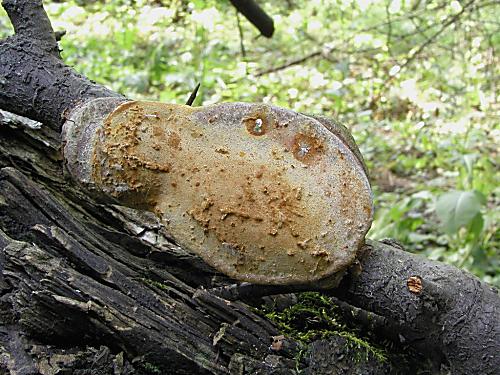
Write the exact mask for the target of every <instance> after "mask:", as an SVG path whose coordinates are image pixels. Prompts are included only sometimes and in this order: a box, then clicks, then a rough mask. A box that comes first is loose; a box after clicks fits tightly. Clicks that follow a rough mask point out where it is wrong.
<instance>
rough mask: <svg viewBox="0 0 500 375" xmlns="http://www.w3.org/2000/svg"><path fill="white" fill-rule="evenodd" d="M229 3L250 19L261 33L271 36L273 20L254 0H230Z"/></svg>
mask: <svg viewBox="0 0 500 375" xmlns="http://www.w3.org/2000/svg"><path fill="white" fill-rule="evenodd" d="M230 1H231V4H233V6H234V7H235V8H236V9H238V11H239V12H240V13H241V14H243V15H244V16H245V17H246V19H247V20H248V21H250V22H251V23H252V24H253V25H254V26H255V27H256V28H257V29H258V30H259V31H260V33H261V34H262V35H264V36H265V37H267V38H270V37H272V36H273V33H274V22H273V19H272V18H271V17H269V16H268V15H267V14H266V12H264V10H263V9H262V8H261V7H260V6H259V5H258V4H257V3H256V2H255V1H254V0H230Z"/></svg>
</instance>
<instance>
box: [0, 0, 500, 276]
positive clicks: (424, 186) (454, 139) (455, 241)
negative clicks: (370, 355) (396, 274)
mask: <svg viewBox="0 0 500 375" xmlns="http://www.w3.org/2000/svg"><path fill="white" fill-rule="evenodd" d="M44 3H45V5H46V8H47V10H48V12H49V15H50V17H51V20H52V22H53V25H54V28H55V29H56V30H65V31H66V32H67V34H66V35H65V36H64V37H63V39H62V42H61V45H62V48H63V57H64V59H65V61H66V62H67V63H68V64H69V65H72V66H74V67H75V69H76V70H78V71H79V72H81V73H83V74H85V75H87V76H88V77H89V78H91V79H93V80H95V81H97V82H99V83H102V84H104V85H107V86H109V87H111V88H112V89H114V90H116V91H119V92H122V93H124V94H126V95H127V96H130V97H133V98H145V99H152V100H160V101H164V102H175V103H184V102H186V100H187V98H188V96H189V94H190V92H191V90H192V89H193V88H194V87H195V85H196V84H197V83H198V82H199V83H201V89H200V92H199V95H198V97H197V99H196V101H195V103H194V105H206V104H210V103H215V102H221V101H252V102H265V103H269V104H272V105H277V106H283V107H288V108H291V109H294V110H296V111H302V112H307V113H318V114H322V115H327V116H332V117H336V118H338V119H339V120H340V121H342V122H343V123H344V124H346V125H347V126H348V127H349V128H350V129H351V131H352V132H353V135H354V137H355V139H356V141H357V143H358V144H359V146H360V148H361V151H362V153H363V155H364V157H365V159H366V161H367V164H368V167H369V170H370V173H371V179H372V184H373V188H374V196H375V205H376V217H375V221H374V223H373V226H372V229H371V231H370V233H369V237H371V238H373V239H380V238H384V237H392V238H395V239H397V240H398V241H400V242H401V243H403V244H404V245H405V247H406V248H407V249H408V250H409V251H412V252H416V253H422V254H424V255H426V256H428V257H430V258H432V259H438V260H442V261H445V262H448V263H451V264H454V265H456V266H459V267H462V268H465V269H467V270H469V271H471V272H473V273H475V274H476V275H478V276H479V277H480V278H482V279H483V280H485V281H487V282H490V283H492V284H496V285H500V276H499V269H500V258H499V255H498V249H499V245H500V235H499V230H498V228H499V226H498V222H499V216H500V213H499V212H500V211H499V210H498V206H499V192H500V189H499V173H498V163H499V158H498V145H499V143H500V142H499V141H500V124H499V122H500V103H499V99H500V93H499V92H498V78H499V76H500V74H499V73H500V72H499V67H500V61H499V59H498V55H497V51H498V49H499V48H500V32H499V27H500V23H499V21H498V20H499V19H500V6H499V4H498V2H495V1H489V0H469V1H467V0H463V1H457V0H453V1H443V0H409V1H402V0H337V1H326V0H325V1H322V0H310V1H303V0H300V1H279V2H271V1H268V2H263V1H262V2H260V3H261V4H262V5H263V7H264V8H265V10H266V12H267V13H268V14H269V15H271V16H272V17H273V19H274V22H275V26H276V30H275V34H274V36H273V37H272V38H271V39H266V38H263V37H259V36H258V32H257V31H256V30H255V29H254V28H253V27H252V26H251V25H250V24H249V23H248V22H247V21H246V20H245V19H244V18H242V17H237V16H236V12H235V10H234V8H233V7H232V6H231V4H230V3H229V2H228V1H227V2H226V1H216V0H211V1H201V0H191V1H187V0H157V1H144V0H136V1H132V0H129V1H126V0H119V1H90V0H88V1H85V0H78V1H77V0H72V1H65V2H51V1H45V2H44ZM8 25H9V23H8V21H7V19H6V16H5V14H4V13H0V34H1V35H2V36H4V35H7V34H8V33H10V32H11V31H10V30H9V27H10V26H8ZM354 198H355V197H354Z"/></svg>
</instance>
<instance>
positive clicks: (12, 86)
mask: <svg viewBox="0 0 500 375" xmlns="http://www.w3.org/2000/svg"><path fill="white" fill-rule="evenodd" d="M12 3H13V4H14V5H13V6H14V8H15V6H16V4H17V5H19V4H21V3H24V4H26V2H22V1H17V2H12ZM34 4H35V5H36V4H39V3H37V2H34ZM18 13H19V14H20V15H22V14H30V13H29V12H27V11H26V10H23V9H21V8H19V12H18ZM21 19H22V17H21ZM16 22H17V21H16ZM33 27H35V26H33ZM16 30H19V28H18V27H17V26H16ZM40 30H42V29H40ZM38 39H41V40H44V42H42V43H41V44H42V45H45V46H44V47H40V48H39V47H37V45H38V44H39V43H38V42H37V40H25V39H23V36H22V34H19V35H18V36H15V37H12V38H10V39H7V40H5V41H2V42H1V43H0V88H1V91H0V108H3V109H6V110H10V111H12V112H17V113H18V114H22V115H25V116H29V117H31V118H33V119H36V120H39V121H42V122H43V124H38V123H34V122H33V121H29V120H27V119H23V118H19V117H16V116H14V115H11V114H9V113H6V112H0V249H1V252H0V268H1V271H2V273H1V277H0V369H1V370H0V372H1V371H4V372H7V371H9V372H10V373H12V374H36V373H42V374H55V373H68V374H94V373H102V374H133V373H145V374H147V373H149V374H155V373H156V374H159V373H165V374H169V373H172V374H192V373H196V374H204V373H215V374H224V373H232V374H250V373H252V374H290V373H293V372H294V371H296V370H297V369H300V370H303V371H304V373H307V374H332V373H340V374H351V373H353V374H354V373H363V374H365V373H373V374H381V373H417V372H418V371H425V372H426V373H437V372H440V371H442V372H443V373H446V371H450V372H451V373H453V374H495V373H497V372H498V368H500V358H499V356H498V352H499V351H500V327H499V315H500V299H499V297H498V292H497V291H496V290H494V289H492V288H491V287H489V286H488V285H486V284H483V283H481V282H480V281H479V280H478V279H476V278H475V277H473V276H471V275H469V274H467V273H465V272H462V271H460V270H457V269H455V268H453V267H451V266H446V265H444V264H441V263H437V262H431V261H428V260H425V259H423V258H421V257H417V256H414V255H412V254H409V253H406V252H404V251H403V250H401V249H398V248H397V247H396V246H393V245H387V244H383V243H378V242H369V243H368V244H367V246H366V247H365V252H364V254H363V256H362V257H361V259H360V260H359V263H358V264H357V265H355V266H354V267H353V268H352V270H351V272H350V274H349V275H348V276H347V277H346V278H345V280H344V281H343V283H342V284H341V285H340V287H339V288H337V289H336V290H330V291H324V293H325V294H331V295H335V298H336V299H337V300H338V301H339V304H340V307H341V308H342V309H343V311H344V312H345V313H346V314H345V315H346V316H352V321H353V322H354V323H355V324H356V325H358V326H360V327H362V326H365V327H368V328H369V329H370V330H373V331H375V332H377V336H379V337H385V338H388V339H390V340H392V341H393V344H392V345H393V351H394V353H396V354H397V353H398V351H399V350H400V348H401V347H402V346H405V347H410V348H413V349H414V351H413V352H412V353H414V354H415V353H421V354H424V355H425V357H426V358H427V360H428V362H427V361H425V360H422V359H421V357H419V356H418V354H415V357H414V358H413V361H412V359H410V360H408V361H407V362H405V361H400V360H399V357H398V356H397V355H396V356H394V357H392V358H390V360H389V361H388V362H386V363H378V362H377V361H376V359H374V358H373V357H372V356H370V355H366V352H365V351H362V350H359V348H353V347H350V346H349V345H346V344H347V343H346V342H345V340H344V338H342V337H340V336H335V335H334V336H330V337H329V338H328V339H325V340H321V339H318V340H316V341H313V342H312V343H310V344H308V345H301V344H300V343H298V342H294V341H293V340H291V339H284V340H281V339H280V340H281V341H282V342H281V344H280V345H278V346H274V347H273V346H271V344H272V342H273V337H274V338H275V337H276V336H278V335H279V334H280V332H278V330H277V328H276V327H275V326H274V325H273V324H271V323H270V322H269V321H268V320H267V319H266V318H264V317H263V316H261V315H259V314H258V313H257V312H255V310H254V309H253V308H252V307H251V306H250V305H249V304H248V303H250V302H252V301H250V298H249V297H251V299H252V300H253V302H252V303H254V302H255V300H256V299H257V300H258V297H259V295H266V294H276V293H283V292H290V291H293V290H292V289H290V288H288V289H287V288H284V289H283V288H281V289H280V288H277V287H255V286H248V285H246V286H242V287H236V288H234V287H233V288H232V292H231V291H230V293H227V290H222V291H221V290H220V289H212V288H217V287H222V286H225V285H227V284H229V283H231V282H232V281H231V280H229V279H228V278H226V277H224V276H223V275H220V274H217V273H216V272H214V270H213V269H211V268H210V267H208V266H207V265H206V264H205V263H204V262H203V261H201V260H200V259H199V258H198V257H196V256H194V255H192V254H190V253H189V252H187V251H186V250H185V249H182V248H180V247H179V246H177V244H176V243H175V242H174V241H173V240H172V239H171V238H170V236H169V234H168V233H167V232H166V231H165V229H164V228H163V227H162V226H161V225H160V223H159V222H158V220H157V218H156V217H155V216H153V215H152V214H146V213H144V212H141V211H134V210H131V209H127V208H124V207H121V206H116V205H110V204H106V205H101V204H99V203H98V202H96V201H94V200H92V199H91V198H90V197H88V196H87V195H86V194H85V193H84V192H82V191H81V190H79V189H78V188H77V187H75V186H74V185H73V184H72V183H71V181H69V179H68V178H67V176H65V175H64V172H63V166H62V158H61V142H60V134H59V126H60V124H61V122H62V116H63V115H64V113H65V111H66V110H67V109H71V108H72V107H73V106H74V105H75V104H76V103H78V102H79V101H80V100H85V99H88V98H94V97H101V96H116V97H119V95H118V94H115V93H113V92H111V91H110V90H107V89H106V88H103V87H101V86H99V85H96V84H94V83H91V82H89V81H88V80H86V79H85V78H84V77H81V76H79V75H78V74H76V73H75V72H74V71H72V70H71V69H70V68H67V67H65V66H64V64H63V63H62V62H61V61H60V60H59V59H58V57H57V55H56V54H54V53H53V52H54V51H53V49H51V48H48V49H47V46H48V45H50V44H51V42H50V40H51V39H50V38H38ZM233 282H234V281H233ZM299 289H301V290H304V289H307V286H302V287H300V288H299ZM249 292H250V293H249ZM227 295H229V297H231V298H233V299H238V298H239V299H240V301H229V300H228V299H225V298H221V296H223V297H227ZM245 299H247V300H248V301H247V303H245V302H243V300H245ZM284 299H285V300H286V301H288V302H287V304H290V303H292V302H290V301H293V296H291V295H287V296H285V297H284ZM353 306H357V307H358V308H354V307H353ZM373 314H375V315H373Z"/></svg>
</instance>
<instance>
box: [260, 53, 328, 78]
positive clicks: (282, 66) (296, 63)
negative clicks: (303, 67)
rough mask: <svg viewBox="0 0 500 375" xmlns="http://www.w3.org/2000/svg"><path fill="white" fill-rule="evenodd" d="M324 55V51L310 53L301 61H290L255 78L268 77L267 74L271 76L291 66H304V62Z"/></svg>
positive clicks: (264, 71)
mask: <svg viewBox="0 0 500 375" xmlns="http://www.w3.org/2000/svg"><path fill="white" fill-rule="evenodd" d="M322 54H323V51H315V52H312V53H310V54H308V55H306V56H303V57H301V58H299V59H296V60H292V61H289V62H287V63H286V64H283V65H279V66H275V67H274V68H270V69H267V70H263V71H261V72H258V73H256V74H255V77H260V76H263V75H266V74H269V73H275V72H278V71H280V70H283V69H286V68H289V67H291V66H294V65H299V64H302V63H303V62H305V61H307V60H309V59H312V58H313V57H317V56H321V55H322Z"/></svg>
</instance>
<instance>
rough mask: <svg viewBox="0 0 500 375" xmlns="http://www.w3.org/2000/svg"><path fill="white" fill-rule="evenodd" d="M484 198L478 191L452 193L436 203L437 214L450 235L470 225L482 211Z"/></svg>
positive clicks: (442, 196) (440, 198)
mask: <svg viewBox="0 0 500 375" xmlns="http://www.w3.org/2000/svg"><path fill="white" fill-rule="evenodd" d="M483 198H484V197H483V196H482V194H481V193H479V192H476V191H450V192H448V193H445V194H443V195H441V196H440V197H439V198H438V200H437V202H436V214H437V216H438V217H439V219H440V220H441V223H442V224H443V226H444V229H445V230H446V232H448V233H456V232H457V231H458V230H459V229H460V228H461V227H463V226H466V225H468V224H469V223H470V222H471V221H472V220H473V219H474V218H475V217H476V215H477V214H478V213H480V211H481V206H482V204H483Z"/></svg>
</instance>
